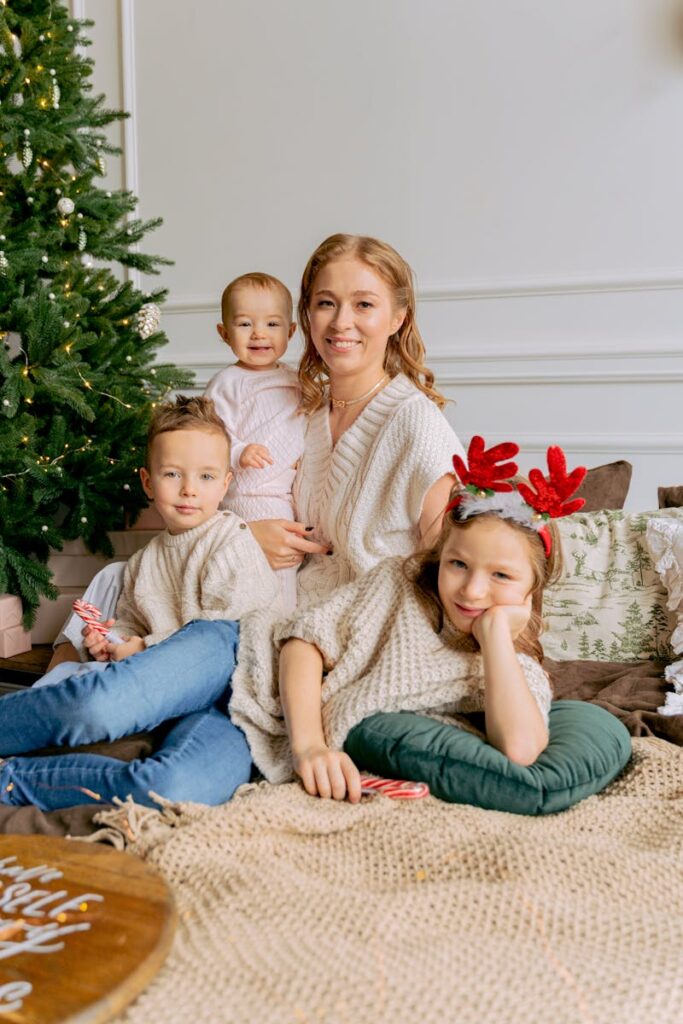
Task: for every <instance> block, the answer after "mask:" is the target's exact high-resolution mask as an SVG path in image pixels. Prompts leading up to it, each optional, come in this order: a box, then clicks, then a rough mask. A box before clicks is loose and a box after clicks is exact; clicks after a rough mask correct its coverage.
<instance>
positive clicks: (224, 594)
mask: <svg viewBox="0 0 683 1024" xmlns="http://www.w3.org/2000/svg"><path fill="white" fill-rule="evenodd" d="M264 607H272V608H274V610H275V611H276V612H277V613H281V612H280V609H281V605H280V591H279V587H278V584H277V580H276V577H275V574H274V572H273V570H272V569H271V568H270V566H269V565H268V561H267V559H266V556H265V555H264V554H263V552H262V551H261V548H260V547H259V545H258V543H257V542H256V541H255V540H254V538H253V536H252V533H251V530H250V529H249V527H248V526H247V524H246V523H245V522H243V521H242V520H241V519H240V518H239V516H236V515H235V514H234V513H233V512H216V514H215V515H214V516H212V517H211V519H208V520H207V521H206V522H205V523H203V524H202V525H201V526H196V527H194V528H193V529H191V530H185V531H184V532H183V533H177V534H170V533H169V532H168V530H164V532H163V533H160V534H159V535H158V536H157V537H154V538H153V540H151V541H150V542H149V544H147V546H146V547H144V548H142V550H141V551H137V552H136V553H135V554H134V555H133V556H132V557H131V558H130V559H129V561H128V564H127V565H126V573H125V576H124V579H123V592H122V594H121V597H120V598H119V602H118V604H117V606H116V629H117V631H118V632H119V633H121V635H122V636H126V635H128V636H139V637H142V638H143V639H144V641H145V645H146V646H147V647H150V646H151V645H152V644H158V643H159V641H160V640H165V639H166V637H168V636H170V635H171V633H175V632H176V631H177V630H179V629H180V628H181V627H182V626H184V625H185V624H186V623H188V622H191V621H192V620H193V619H241V618H242V616H243V615H246V614H247V613H248V612H252V611H254V609H256V608H264Z"/></svg>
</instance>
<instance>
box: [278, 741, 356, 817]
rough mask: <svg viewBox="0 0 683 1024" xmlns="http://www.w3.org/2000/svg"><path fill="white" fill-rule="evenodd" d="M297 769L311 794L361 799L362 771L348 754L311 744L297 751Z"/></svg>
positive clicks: (323, 796)
mask: <svg viewBox="0 0 683 1024" xmlns="http://www.w3.org/2000/svg"><path fill="white" fill-rule="evenodd" d="M293 756H294V770H295V772H296V773H297V775H299V776H300V777H301V781H302V782H303V784H304V789H305V790H306V792H307V793H310V794H311V796H320V797H322V798H323V799H324V800H329V799H330V797H332V799H333V800H343V799H344V798H345V797H348V800H349V802H350V803H352V804H357V803H358V801H359V800H360V789H361V784H360V772H359V771H358V769H357V768H356V766H355V764H354V763H353V761H352V760H351V758H350V757H349V755H348V754H345V753H343V751H341V750H330V748H329V747H326V746H319V747H309V748H308V749H307V750H302V751H299V752H295V753H294V755H293Z"/></svg>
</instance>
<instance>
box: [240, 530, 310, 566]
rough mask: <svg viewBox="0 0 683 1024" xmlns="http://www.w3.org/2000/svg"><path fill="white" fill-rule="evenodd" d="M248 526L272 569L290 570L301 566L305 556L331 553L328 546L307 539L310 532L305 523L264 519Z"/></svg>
mask: <svg viewBox="0 0 683 1024" xmlns="http://www.w3.org/2000/svg"><path fill="white" fill-rule="evenodd" d="M248 526H249V529H250V530H251V532H252V533H253V535H254V537H255V538H256V540H257V541H258V543H259V545H260V546H261V548H262V550H263V553H264V555H265V556H266V558H267V559H268V562H269V563H270V567H271V569H289V568H292V567H293V566H295V565H300V564H301V562H303V560H304V556H305V555H326V554H329V553H330V549H329V547H328V546H327V545H326V544H316V542H315V541H313V540H308V539H307V534H308V533H310V530H307V529H306V527H305V526H304V524H303V523H292V522H290V521H289V519H262V520H260V521H258V522H254V523H249V524H248Z"/></svg>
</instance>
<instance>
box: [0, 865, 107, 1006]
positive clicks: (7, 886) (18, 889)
mask: <svg viewBox="0 0 683 1024" xmlns="http://www.w3.org/2000/svg"><path fill="white" fill-rule="evenodd" d="M16 860H17V859H16V857H3V858H2V859H0V961H2V960H8V959H9V958H11V957H15V956H19V955H21V954H22V953H29V954H46V953H56V952H58V951H59V950H60V949H63V948H64V945H65V943H64V939H65V938H66V936H67V935H72V934H73V933H74V932H87V931H89V930H90V927H91V922H90V921H86V920H83V914H85V913H86V911H87V910H88V907H89V905H90V904H92V903H103V902H104V897H103V896H100V895H99V893H96V892H83V893H80V894H79V895H77V896H72V895H71V894H70V893H69V891H68V890H67V889H43V888H40V886H42V885H45V884H46V883H47V882H55V881H58V880H59V879H60V878H63V877H64V873H63V872H62V871H57V870H56V869H55V868H51V867H49V866H48V865H47V864H39V865H38V866H37V867H33V868H25V867H23V866H22V865H21V864H18V863H17V862H16ZM5 879H11V881H9V883H7V882H5ZM10 915H16V916H10ZM79 918H80V920H79ZM32 991H33V988H32V985H31V983H30V982H28V981H10V982H7V983H6V984H0V1014H2V1015H4V1014H7V1013H13V1012H15V1011H16V1010H19V1009H21V1007H22V1005H23V1001H24V999H26V997H27V996H28V995H30V994H31V992H32Z"/></svg>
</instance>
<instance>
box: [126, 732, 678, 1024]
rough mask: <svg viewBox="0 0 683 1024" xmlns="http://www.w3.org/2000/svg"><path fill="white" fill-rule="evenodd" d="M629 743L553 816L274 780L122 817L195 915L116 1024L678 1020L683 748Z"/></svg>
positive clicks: (649, 1023)
mask: <svg viewBox="0 0 683 1024" xmlns="http://www.w3.org/2000/svg"><path fill="white" fill-rule="evenodd" d="M633 745H634V751H635V752H634V758H633V761H632V763H631V764H630V765H629V766H628V767H627V769H626V770H625V772H624V773H623V774H622V776H620V778H619V779H618V780H617V781H615V782H614V783H613V784H612V785H611V786H610V787H609V789H608V790H606V791H605V792H604V793H603V794H601V795H600V796H595V797H591V798H590V799H588V800H585V801H584V802H582V803H580V804H578V805H577V806H576V807H574V808H573V809H571V810H569V811H565V812H563V813H561V814H558V815H553V816H550V817H547V818H525V817H519V816H516V815H512V814H502V813H497V812H493V811H482V810H478V809H476V808H473V807H464V806H458V805H448V804H444V803H440V802H439V801H437V800H435V799H433V798H431V797H430V798H428V799H425V800H422V801H418V802H416V803H410V802H406V803H400V802H392V801H390V800H388V799H386V798H384V797H369V798H364V800H363V802H362V803H361V804H360V805H357V806H355V807H352V806H351V805H349V804H335V803H332V802H325V801H322V800H318V799H314V798H312V797H308V796H307V795H306V794H305V793H304V792H303V790H302V789H301V788H299V786H298V785H296V784H289V785H284V786H277V787H273V786H269V785H268V784H265V783H263V784H261V785H258V786H250V787H245V788H244V789H243V790H242V791H241V794H240V795H239V796H238V797H237V798H236V799H235V800H233V802H232V803H230V804H227V805H225V806H222V807H216V808H206V807H202V806H199V805H188V804H184V805H179V806H177V807H175V808H174V807H169V808H167V809H166V810H165V811H164V813H163V814H162V815H159V814H158V813H157V812H150V811H146V810H145V809H143V808H130V807H129V808H127V809H126V810H124V811H119V812H114V826H113V831H112V836H114V837H117V836H118V837H119V838H120V837H121V836H128V842H129V843H130V838H131V836H135V835H137V840H136V841H134V842H133V843H132V844H130V845H129V848H130V849H131V850H132V851H133V852H136V853H138V854H140V855H142V856H143V857H145V858H146V859H147V860H148V861H149V862H150V863H151V864H153V865H155V866H156V867H157V868H158V869H159V870H160V871H161V872H162V874H163V875H164V876H165V877H166V879H167V880H168V882H169V883H170V885H171V887H172V888H173V891H174V893H175V897H176V900H177V903H178V909H179V917H180V924H179V930H178V933H177V938H176V942H175V946H174V948H173V950H172V952H171V954H170V956H169V958H168V960H167V961H166V963H165V965H164V967H163V968H162V970H161V972H160V973H159V974H158V976H157V978H156V979H155V980H154V981H153V982H152V984H151V985H150V986H149V988H148V989H147V990H146V991H145V992H144V993H143V995H142V996H140V997H139V998H138V999H137V1000H136V1002H135V1003H134V1004H132V1006H131V1007H130V1008H129V1010H128V1011H127V1012H126V1013H125V1014H124V1015H123V1016H122V1017H120V1018H118V1020H119V1024H123V1022H124V1021H125V1022H126V1024H221V1022H236V1024H266V1022H268V1024H271V1022H272V1024H385V1022H386V1024H389V1022H391V1024H432V1022H433V1024H617V1022H618V1024H680V1022H681V1021H683V749H680V748H677V747H674V746H673V745H671V744H668V743H666V742H665V741H663V740H656V739H650V738H648V739H636V740H634V743H633ZM111 813H112V812H110V819H111ZM124 819H126V820H124ZM117 822H118V825H117V824H116V823H117ZM119 828H120V829H121V831H119Z"/></svg>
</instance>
